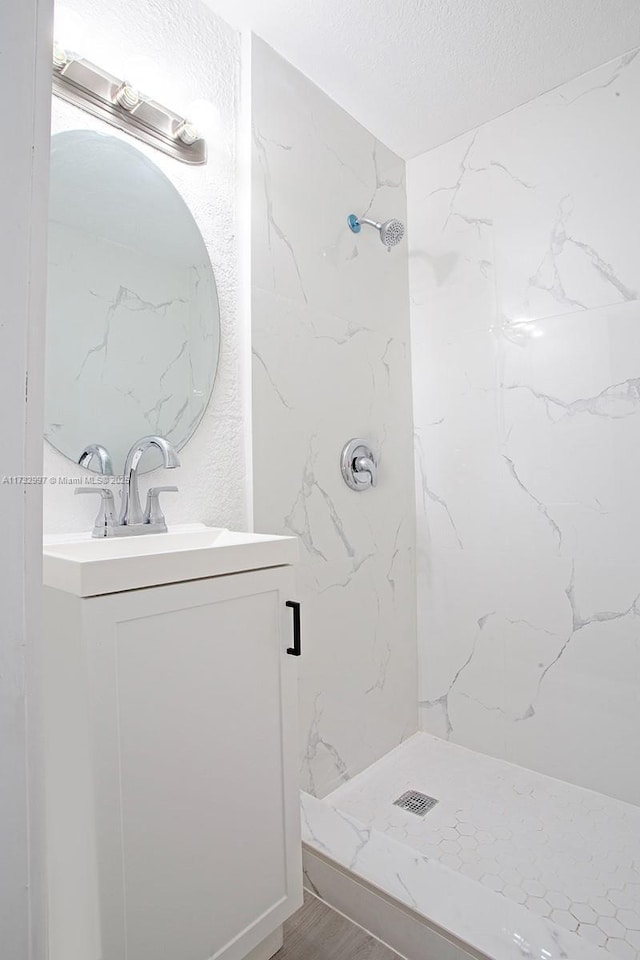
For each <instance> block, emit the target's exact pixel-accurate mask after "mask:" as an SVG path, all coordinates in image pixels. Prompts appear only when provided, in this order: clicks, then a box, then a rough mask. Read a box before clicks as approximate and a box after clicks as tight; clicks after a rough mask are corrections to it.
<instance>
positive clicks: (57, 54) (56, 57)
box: [53, 40, 69, 70]
mask: <svg viewBox="0 0 640 960" xmlns="http://www.w3.org/2000/svg"><path fill="white" fill-rule="evenodd" d="M68 63H69V55H68V53H67V51H66V50H65V48H64V47H63V46H62V44H60V43H58V41H57V40H54V42H53V66H54V68H55V69H56V70H62V68H63V67H66V65H67V64H68Z"/></svg>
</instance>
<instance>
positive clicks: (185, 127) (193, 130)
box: [176, 120, 200, 147]
mask: <svg viewBox="0 0 640 960" xmlns="http://www.w3.org/2000/svg"><path fill="white" fill-rule="evenodd" d="M176 137H178V139H179V140H182V142H183V143H186V144H187V146H189V147H190V146H191V144H192V143H195V142H196V140H199V139H200V134H199V133H198V128H197V127H196V126H195V125H194V124H193V123H191V122H190V121H189V120H185V121H183V123H181V124H180V126H179V127H178V129H177V130H176Z"/></svg>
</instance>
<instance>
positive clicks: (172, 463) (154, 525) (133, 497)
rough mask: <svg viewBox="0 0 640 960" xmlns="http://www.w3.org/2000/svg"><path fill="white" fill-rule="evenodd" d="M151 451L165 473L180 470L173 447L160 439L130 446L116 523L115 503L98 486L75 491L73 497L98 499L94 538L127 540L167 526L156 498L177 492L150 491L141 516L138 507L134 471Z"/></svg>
mask: <svg viewBox="0 0 640 960" xmlns="http://www.w3.org/2000/svg"><path fill="white" fill-rule="evenodd" d="M151 447H156V448H157V449H158V450H159V451H160V453H161V454H162V457H163V460H164V465H165V467H167V468H168V469H172V468H174V467H179V466H180V461H179V459H178V455H177V453H176V451H175V449H174V447H173V446H172V444H170V443H169V441H168V440H165V439H164V437H154V436H151V437H143V438H142V440H138V442H137V443H134V445H133V446H132V447H131V450H129V453H128V454H127V459H126V462H125V466H124V486H123V489H122V507H121V510H120V516H119V518H118V520H116V519H115V516H114V512H115V501H114V497H113V493H112V491H111V490H109V489H107V488H105V487H100V486H91V487H76V493H99V494H100V496H101V498H102V502H101V504H100V512H99V513H98V516H97V517H96V519H95V522H94V527H93V536H94V537H130V536H135V535H136V534H146V533H166V532H167V523H166V520H165V518H164V515H163V513H162V510H161V509H160V494H161V493H163V492H165V493H169V492H171V493H177V492H178V488H177V487H151V488H150V489H149V491H148V493H147V504H146V508H145V511H144V513H143V512H142V506H141V504H140V493H139V490H138V467H139V466H140V461H141V460H142V458H143V456H144V454H145V453H146V451H147V450H149V449H150V448H151ZM88 449H89V448H87V450H88Z"/></svg>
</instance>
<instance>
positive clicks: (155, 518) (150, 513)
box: [144, 487, 178, 529]
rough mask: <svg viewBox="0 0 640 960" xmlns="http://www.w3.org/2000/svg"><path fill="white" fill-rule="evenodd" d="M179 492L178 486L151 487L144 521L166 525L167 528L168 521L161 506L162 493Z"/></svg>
mask: <svg viewBox="0 0 640 960" xmlns="http://www.w3.org/2000/svg"><path fill="white" fill-rule="evenodd" d="M177 492H178V488H177V487H149V490H148V492H147V505H146V507H145V510H144V522H145V523H152V524H157V525H159V526H164V528H165V529H166V526H167V522H166V520H165V518H164V514H163V512H162V509H161V508H160V494H161V493H177Z"/></svg>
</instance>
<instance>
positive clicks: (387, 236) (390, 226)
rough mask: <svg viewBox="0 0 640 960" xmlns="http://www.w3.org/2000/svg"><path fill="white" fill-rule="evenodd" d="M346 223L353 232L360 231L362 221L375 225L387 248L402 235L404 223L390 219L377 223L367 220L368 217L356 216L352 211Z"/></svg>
mask: <svg viewBox="0 0 640 960" xmlns="http://www.w3.org/2000/svg"><path fill="white" fill-rule="evenodd" d="M347 223H348V224H349V229H350V230H351V231H352V232H353V233H360V231H361V229H362V224H363V223H368V224H369V226H371V227H375V228H376V230H377V231H378V233H379V234H380V239H381V241H382V242H383V244H384V245H385V247H386V248H387V250H391V247H395V245H396V244H397V243H400V241H401V240H402V238H403V237H404V223H403V222H402V220H396V219H391V220H385V222H384V223H378V222H377V220H369V218H368V217H356V215H355V213H352V214H350V215H349V217H348V220H347Z"/></svg>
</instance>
